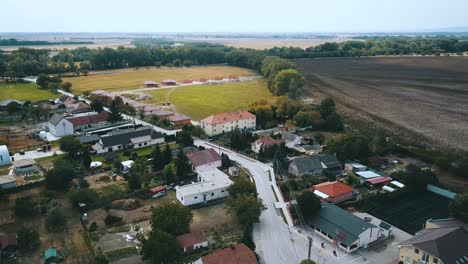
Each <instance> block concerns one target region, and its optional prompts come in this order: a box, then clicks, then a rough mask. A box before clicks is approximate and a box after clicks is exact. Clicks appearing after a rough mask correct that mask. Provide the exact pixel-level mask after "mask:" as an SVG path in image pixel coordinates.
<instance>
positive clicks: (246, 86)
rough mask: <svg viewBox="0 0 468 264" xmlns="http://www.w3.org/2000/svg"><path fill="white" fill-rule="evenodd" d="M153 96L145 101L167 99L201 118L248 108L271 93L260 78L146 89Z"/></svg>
mask: <svg viewBox="0 0 468 264" xmlns="http://www.w3.org/2000/svg"><path fill="white" fill-rule="evenodd" d="M145 93H147V94H149V95H151V96H152V97H153V98H152V99H151V100H149V101H147V102H149V103H161V102H165V101H166V100H167V101H169V102H170V103H171V104H172V105H173V106H174V108H175V110H176V111H177V112H179V113H183V114H186V115H188V116H190V117H191V118H192V119H193V120H200V119H203V118H205V117H207V116H209V115H212V114H217V113H222V112H226V111H233V110H241V109H247V108H248V106H249V105H250V104H252V103H253V102H255V101H257V100H258V99H260V98H263V99H271V98H272V97H273V96H272V94H271V93H270V91H269V90H268V88H267V86H266V83H265V81H264V80H263V79H259V80H256V81H251V82H237V83H227V84H205V85H191V86H179V87H175V88H167V89H157V90H152V91H145Z"/></svg>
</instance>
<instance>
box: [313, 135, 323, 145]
mask: <svg viewBox="0 0 468 264" xmlns="http://www.w3.org/2000/svg"><path fill="white" fill-rule="evenodd" d="M314 139H315V141H317V143H319V144H320V145H322V144H323V143H324V142H325V136H324V135H323V134H322V133H320V132H319V133H317V134H316V135H315V137H314Z"/></svg>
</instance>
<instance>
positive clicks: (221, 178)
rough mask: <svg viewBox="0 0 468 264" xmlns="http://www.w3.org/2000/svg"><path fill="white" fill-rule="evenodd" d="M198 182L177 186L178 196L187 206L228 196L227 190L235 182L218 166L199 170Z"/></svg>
mask: <svg viewBox="0 0 468 264" xmlns="http://www.w3.org/2000/svg"><path fill="white" fill-rule="evenodd" d="M197 180H198V182H196V183H192V184H188V185H183V186H177V187H176V188H175V190H176V197H177V200H179V202H180V203H181V204H183V205H185V206H193V205H197V204H201V203H205V204H206V203H209V202H213V201H215V200H220V199H224V198H226V197H227V196H228V195H229V194H228V191H227V190H226V189H227V188H228V187H229V186H230V185H231V184H232V183H233V182H232V181H231V180H230V179H229V176H227V175H226V174H224V172H222V171H220V170H219V169H217V168H213V169H210V170H203V171H199V172H198V177H197Z"/></svg>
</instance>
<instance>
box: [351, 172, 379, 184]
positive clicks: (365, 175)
mask: <svg viewBox="0 0 468 264" xmlns="http://www.w3.org/2000/svg"><path fill="white" fill-rule="evenodd" d="M356 175H357V176H359V181H360V182H361V183H364V182H366V181H367V180H370V179H373V178H377V177H382V175H380V174H377V173H376V172H374V171H370V170H369V171H358V172H356Z"/></svg>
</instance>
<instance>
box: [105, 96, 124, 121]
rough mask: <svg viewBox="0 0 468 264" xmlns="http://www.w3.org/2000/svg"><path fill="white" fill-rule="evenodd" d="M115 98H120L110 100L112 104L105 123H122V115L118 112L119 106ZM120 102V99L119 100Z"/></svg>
mask: <svg viewBox="0 0 468 264" xmlns="http://www.w3.org/2000/svg"><path fill="white" fill-rule="evenodd" d="M117 98H120V97H116V98H115V99H114V100H112V103H111V105H110V107H109V111H110V113H109V115H108V117H107V121H109V122H111V123H115V122H119V121H122V120H123V117H122V114H121V113H120V112H121V110H120V106H119V104H118V102H117ZM121 100H122V99H121Z"/></svg>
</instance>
